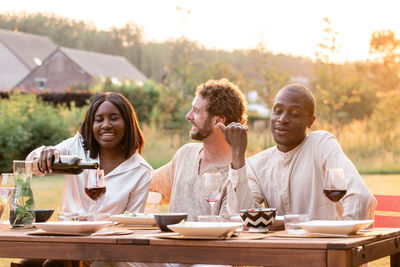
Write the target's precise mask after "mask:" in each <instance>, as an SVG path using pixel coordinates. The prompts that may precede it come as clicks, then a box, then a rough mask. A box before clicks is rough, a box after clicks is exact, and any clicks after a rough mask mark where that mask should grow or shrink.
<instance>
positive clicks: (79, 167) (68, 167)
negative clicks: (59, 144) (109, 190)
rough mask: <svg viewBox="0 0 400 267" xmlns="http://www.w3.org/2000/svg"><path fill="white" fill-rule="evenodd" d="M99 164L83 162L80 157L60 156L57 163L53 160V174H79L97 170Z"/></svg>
mask: <svg viewBox="0 0 400 267" xmlns="http://www.w3.org/2000/svg"><path fill="white" fill-rule="evenodd" d="M98 167H99V163H97V162H88V161H83V160H82V159H81V158H80V157H77V156H69V155H60V157H59V160H58V161H54V160H53V164H52V168H53V173H59V174H61V173H62V174H79V173H81V172H83V170H84V169H97V168H98Z"/></svg>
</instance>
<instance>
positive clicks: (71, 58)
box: [17, 47, 148, 91]
mask: <svg viewBox="0 0 400 267" xmlns="http://www.w3.org/2000/svg"><path fill="white" fill-rule="evenodd" d="M106 78H110V79H111V81H112V82H113V83H117V84H118V83H122V82H125V81H129V80H134V81H136V82H139V83H140V82H145V81H146V80H147V79H148V78H147V77H146V76H145V75H144V74H143V73H141V72H140V71H139V70H138V69H137V68H136V67H134V66H133V65H132V64H131V63H129V61H128V60H126V59H125V58H124V57H121V56H114V55H108V54H102V53H97V52H89V51H83V50H76V49H71V48H66V47H60V48H59V49H57V50H56V51H54V52H53V53H52V54H51V55H50V56H49V57H48V58H47V59H46V60H45V61H44V62H43V63H42V65H40V66H38V67H37V68H36V69H35V70H33V71H32V72H31V73H30V74H29V75H27V76H26V77H25V78H24V79H23V80H22V81H21V82H20V83H19V84H18V85H17V87H18V88H20V89H25V90H27V91H31V90H37V89H38V90H42V89H44V88H46V89H48V90H50V91H64V90H66V89H68V88H71V87H80V88H85V87H87V86H89V85H91V84H93V83H94V82H96V81H105V79H106Z"/></svg>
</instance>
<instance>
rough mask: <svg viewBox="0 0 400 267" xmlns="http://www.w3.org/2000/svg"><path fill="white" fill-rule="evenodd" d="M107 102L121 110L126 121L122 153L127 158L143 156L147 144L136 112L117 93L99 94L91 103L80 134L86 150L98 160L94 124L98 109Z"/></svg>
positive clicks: (97, 144)
mask: <svg viewBox="0 0 400 267" xmlns="http://www.w3.org/2000/svg"><path fill="white" fill-rule="evenodd" d="M105 101H109V102H110V103H112V104H113V105H114V106H115V107H116V108H117V109H118V110H119V112H120V113H121V116H122V119H123V120H124V124H125V134H124V138H123V139H122V141H121V142H122V152H123V153H124V154H125V158H129V157H130V156H131V155H132V154H134V153H135V152H136V151H137V152H139V154H142V151H143V148H144V143H145V142H144V137H143V134H142V130H141V129H140V126H139V121H138V119H137V116H136V113H135V110H134V109H133V107H132V105H131V103H130V102H129V101H128V99H126V98H125V97H124V96H123V95H121V94H120V93H115V92H112V93H101V94H98V95H97V96H96V97H95V98H94V99H93V101H92V102H91V103H90V106H89V109H88V111H87V112H86V115H85V119H84V120H83V122H82V125H81V127H80V128H79V133H80V134H81V136H82V137H83V140H84V141H83V142H84V143H83V144H84V148H85V150H89V151H90V157H91V158H96V157H97V155H98V153H99V150H100V146H99V143H97V141H96V139H95V138H94V136H93V122H94V115H95V113H96V111H97V109H98V107H99V106H100V105H101V104H102V103H104V102H105Z"/></svg>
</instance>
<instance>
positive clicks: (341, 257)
mask: <svg viewBox="0 0 400 267" xmlns="http://www.w3.org/2000/svg"><path fill="white" fill-rule="evenodd" d="M326 266H328V267H337V266H342V267H350V266H351V251H350V250H328V251H327V259H326Z"/></svg>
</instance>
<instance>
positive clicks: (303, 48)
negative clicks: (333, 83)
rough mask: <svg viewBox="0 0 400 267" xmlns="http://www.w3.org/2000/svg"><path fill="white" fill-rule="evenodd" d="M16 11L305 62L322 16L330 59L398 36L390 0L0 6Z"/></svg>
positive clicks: (76, 1)
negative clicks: (376, 35) (389, 33)
mask: <svg viewBox="0 0 400 267" xmlns="http://www.w3.org/2000/svg"><path fill="white" fill-rule="evenodd" d="M178 6H179V7H180V10H181V11H178V10H177V7H178ZM23 10H25V11H27V12H52V13H55V14H57V15H61V16H64V17H69V18H73V19H79V20H84V21H86V22H92V23H94V24H95V25H96V26H97V27H98V28H100V29H108V28H109V27H111V26H116V27H122V26H123V25H124V24H125V23H127V22H129V21H131V22H135V23H137V24H139V25H140V26H142V27H143V29H144V33H145V39H146V40H148V41H151V40H154V41H164V40H166V39H169V38H178V37H180V36H182V35H183V34H184V35H185V36H186V37H187V38H188V39H191V40H196V41H198V42H200V43H201V44H203V45H205V46H206V47H208V48H217V49H227V50H233V49H236V48H255V47H256V45H257V44H258V43H260V42H261V41H262V42H263V43H264V44H265V46H266V47H267V49H268V50H270V51H272V52H274V53H285V54H292V55H300V56H306V57H311V58H313V57H314V53H315V50H316V45H317V44H318V43H319V42H321V41H322V38H323V35H322V30H323V28H324V27H325V24H324V23H323V18H324V17H328V18H329V20H330V21H331V23H332V25H333V27H334V29H335V30H336V31H337V32H338V42H339V44H340V45H341V53H340V55H339V56H338V57H337V61H345V60H350V61H353V60H359V59H365V58H366V57H367V56H368V48H369V39H370V36H371V33H372V32H373V31H377V30H383V29H391V30H394V31H395V33H397V38H399V37H400V16H399V15H398V11H399V10H400V1H397V0H382V1H371V0H364V1H361V0H329V1H323V0H309V1H307V0H304V1H296V0H293V1H291V0H280V1H272V0H248V1H243V0H201V1H195V0H186V1H183V0H112V1H109V0H107V1H106V0H68V1H62V0H59V1H54V0H35V1H31V0H13V1H2V3H1V5H0V13H5V12H19V11H23ZM188 10H190V13H189V14H188V12H187V11H188Z"/></svg>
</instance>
